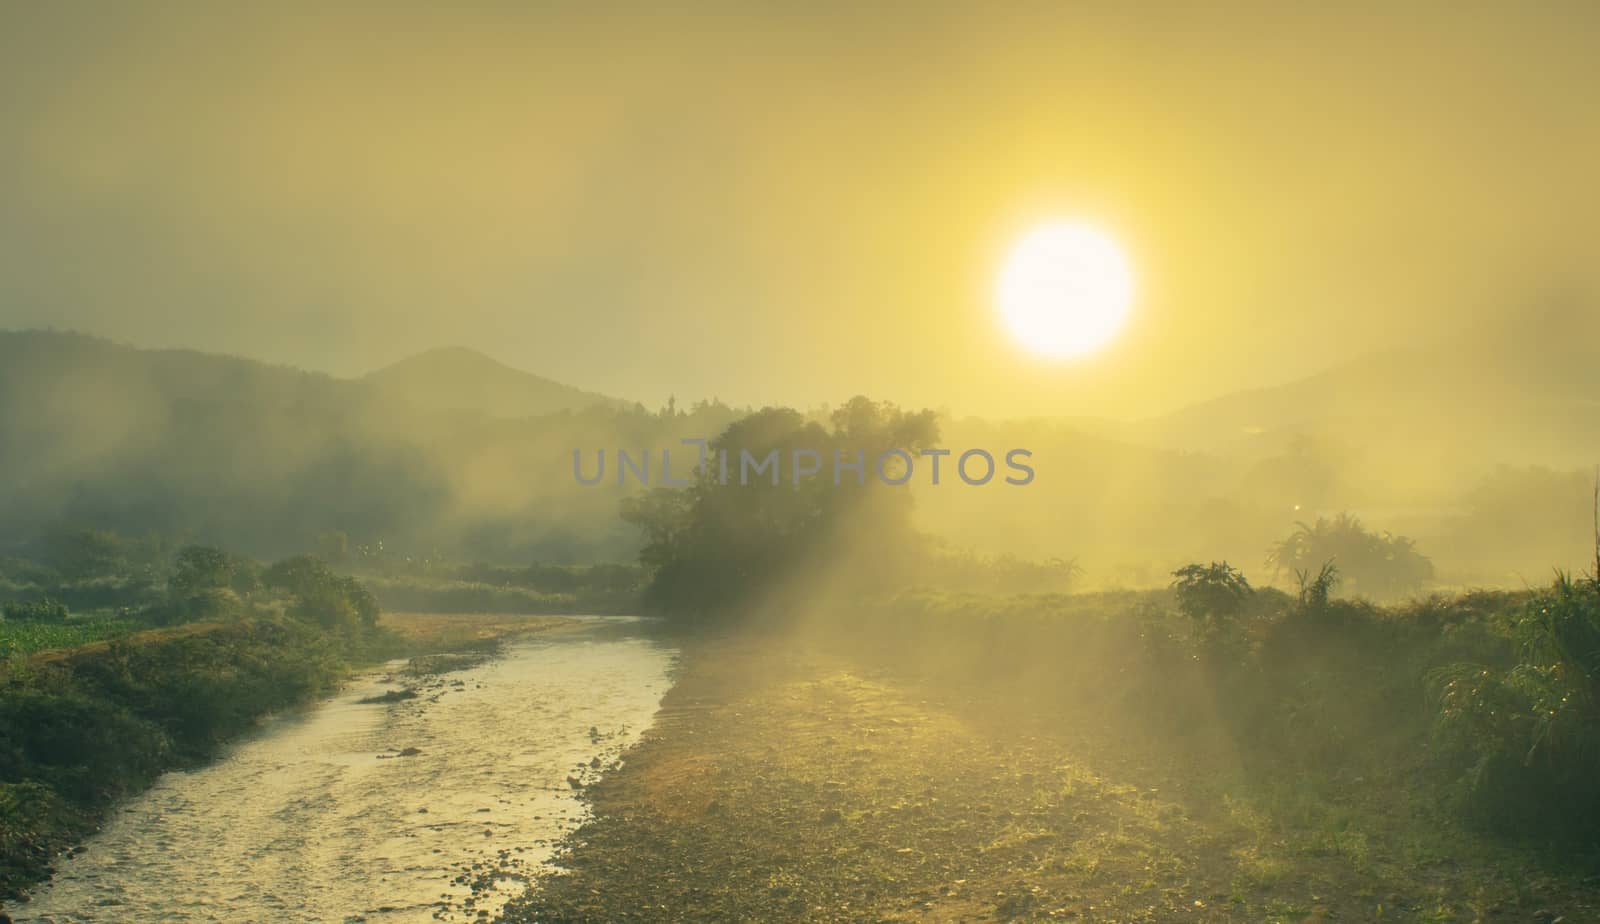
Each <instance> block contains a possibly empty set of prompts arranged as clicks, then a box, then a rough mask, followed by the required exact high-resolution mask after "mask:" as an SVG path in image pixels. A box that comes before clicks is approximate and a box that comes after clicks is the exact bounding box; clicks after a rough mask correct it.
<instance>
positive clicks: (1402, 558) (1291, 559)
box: [1267, 513, 1433, 599]
mask: <svg viewBox="0 0 1600 924" xmlns="http://www.w3.org/2000/svg"><path fill="white" fill-rule="evenodd" d="M1296 526H1297V528H1296V529H1295V531H1294V532H1293V533H1291V534H1290V535H1289V536H1288V537H1287V538H1286V539H1284V540H1283V541H1282V542H1279V543H1278V544H1277V545H1275V546H1273V547H1272V549H1271V551H1270V553H1269V554H1268V556H1267V564H1268V565H1269V566H1271V567H1272V569H1273V573H1274V575H1277V574H1282V573H1284V572H1291V573H1298V572H1301V571H1309V570H1310V569H1311V568H1313V567H1320V566H1321V565H1323V564H1324V563H1327V562H1333V563H1336V564H1337V565H1338V568H1339V574H1340V575H1342V577H1343V578H1344V580H1346V581H1347V582H1348V583H1349V585H1350V587H1351V588H1352V589H1354V590H1355V591H1356V592H1357V593H1360V594H1363V595H1366V596H1369V597H1373V598H1375V599H1392V598H1394V597H1398V596H1402V595H1404V594H1408V593H1413V592H1415V591H1417V590H1419V589H1421V587H1422V586H1423V584H1424V583H1426V582H1427V581H1429V580H1432V578H1433V562H1431V561H1429V560H1428V558H1427V557H1426V556H1424V555H1423V554H1422V553H1421V552H1418V551H1417V548H1416V543H1415V542H1414V541H1412V540H1411V539H1408V538H1406V537H1405V536H1395V535H1392V534H1390V533H1381V534H1380V533H1374V532H1371V531H1370V530H1368V529H1367V528H1366V527H1364V526H1363V525H1362V524H1361V521H1360V520H1359V519H1357V518H1356V517H1353V516H1351V515H1350V514H1347V513H1341V514H1339V515H1338V516H1336V517H1334V518H1333V519H1331V520H1330V519H1328V518H1326V517H1318V518H1317V521H1316V522H1315V523H1311V524H1307V523H1298V524H1296Z"/></svg>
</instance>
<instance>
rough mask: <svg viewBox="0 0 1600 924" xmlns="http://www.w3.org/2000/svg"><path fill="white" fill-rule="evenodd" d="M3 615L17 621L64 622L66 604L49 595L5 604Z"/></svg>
mask: <svg viewBox="0 0 1600 924" xmlns="http://www.w3.org/2000/svg"><path fill="white" fill-rule="evenodd" d="M4 612H5V617H6V618H7V619H10V620H16V621H18V622H66V621H67V605H66V604H65V603H61V602H60V601H57V600H52V599H51V598H49V597H44V598H42V599H39V600H29V601H27V602H13V603H7V604H6V605H5V610H4Z"/></svg>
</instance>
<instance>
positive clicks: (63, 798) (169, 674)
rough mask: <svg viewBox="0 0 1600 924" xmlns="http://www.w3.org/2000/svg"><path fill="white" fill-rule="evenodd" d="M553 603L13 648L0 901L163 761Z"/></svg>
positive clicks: (1, 796)
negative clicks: (361, 625)
mask: <svg viewBox="0 0 1600 924" xmlns="http://www.w3.org/2000/svg"><path fill="white" fill-rule="evenodd" d="M567 622H569V621H568V620H564V619H561V618H559V617H507V616H500V615H494V616H481V615H462V616H448V617H439V616H431V615H417V614H386V615H385V616H384V617H383V618H382V620H381V622H380V623H379V625H378V627H377V628H376V630H364V631H360V632H356V633H341V632H329V631H326V630H323V629H321V628H319V627H316V626H314V625H311V624H308V623H306V622H304V621H301V620H296V619H292V618H285V617H270V616H263V617H257V618H251V619H243V620H237V621H233V622H229V623H221V624H217V623H213V624H191V625H185V626H180V627H175V628H171V629H159V630H151V631H148V632H141V633H135V634H133V635H128V636H125V637H123V638H119V639H114V640H111V641H98V642H94V643H91V644H87V645H83V646H79V647H76V648H70V649H58V650H48V651H41V652H38V653H37V654H34V655H32V656H30V657H27V658H19V659H13V660H12V661H11V662H8V663H7V664H6V666H5V675H4V677H3V678H0V682H3V688H0V742H3V744H4V746H3V747H0V901H11V900H13V899H15V898H17V897H18V896H19V895H20V894H21V893H22V892H24V891H25V890H26V889H28V888H29V887H30V886H32V885H33V884H35V883H37V882H39V881H41V880H43V879H46V878H48V877H49V876H50V874H51V869H52V863H53V860H54V858H55V857H56V856H58V855H59V854H60V853H61V852H62V851H64V850H69V849H71V848H72V846H73V845H75V844H76V843H78V842H79V841H81V840H82V839H83V838H84V837H86V836H87V835H88V834H90V833H92V832H93V831H94V830H96V829H97V828H98V826H99V825H100V824H101V822H102V821H103V820H104V819H105V818H106V817H107V815H108V814H109V813H110V812H112V811H114V810H115V808H116V806H117V805H118V804H120V802H121V801H122V800H124V799H126V798H127V797H129V796H131V795H133V794H136V793H138V792H141V791H143V790H144V789H145V788H146V787H148V786H149V785H150V784H151V783H152V782H153V781H154V780H156V779H157V778H158V777H159V776H160V775H161V774H163V773H165V772H167V771H169V770H174V769H181V768H188V767H194V766H198V765H200V764H203V763H205V762H206V761H208V760H210V759H211V758H212V757H213V756H214V755H215V754H216V753H217V752H218V751H219V750H220V749H221V748H222V747H224V746H225V745H226V744H227V743H229V742H230V741H232V740H233V739H235V738H236V737H238V736H239V735H240V734H242V733H243V732H245V731H247V730H249V729H251V728H253V727H255V725H256V724H257V723H258V722H259V721H260V720H261V718H262V717H263V716H266V715H269V714H272V713H277V712H282V711H286V710H292V709H295V708H297V707H299V706H301V705H303V704H305V703H307V702H310V701H312V700H314V699H316V698H318V697H319V696H323V695H326V694H328V693H331V692H332V691H334V690H335V689H336V688H337V687H338V686H339V685H340V683H341V682H342V681H343V680H344V679H345V678H346V677H348V676H349V675H350V673H351V672H352V671H353V670H358V669H363V668H365V667H370V666H372V665H375V664H378V663H381V662H383V661H386V660H389V659H393V658H398V657H406V656H411V655H415V654H423V653H428V654H431V653H435V652H441V651H473V652H479V653H482V654H484V655H487V654H488V653H490V652H492V650H493V649H494V647H495V646H496V645H498V644H499V643H500V641H501V640H503V639H505V638H509V637H512V636H517V635H524V634H528V633H534V632H547V631H559V629H560V627H561V626H563V625H565V624H566V623H567Z"/></svg>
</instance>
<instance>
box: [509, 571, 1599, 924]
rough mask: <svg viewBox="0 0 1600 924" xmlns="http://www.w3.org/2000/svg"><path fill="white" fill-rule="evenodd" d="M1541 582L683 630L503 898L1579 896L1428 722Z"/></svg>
mask: <svg viewBox="0 0 1600 924" xmlns="http://www.w3.org/2000/svg"><path fill="white" fill-rule="evenodd" d="M1530 596H1531V595H1528V594H1475V595H1467V596H1463V597H1458V598H1451V599H1438V600H1428V601H1422V602H1419V603H1415V604H1411V605H1408V606H1404V607H1398V608H1395V609H1391V610H1380V609H1377V608H1374V607H1369V606H1366V605H1364V604H1358V603H1348V602H1338V603H1335V602H1330V601H1316V600H1313V601H1311V606H1310V607H1309V608H1308V605H1307V604H1306V602H1305V601H1296V600H1291V599H1287V598H1282V597H1281V595H1278V596H1276V597H1273V596H1268V597H1263V598H1262V599H1259V600H1257V601H1255V602H1253V603H1252V604H1251V609H1250V610H1249V611H1246V612H1241V613H1239V614H1238V616H1239V618H1238V620H1237V623H1238V624H1237V626H1236V628H1237V630H1238V631H1237V633H1233V632H1229V633H1223V634H1221V635H1219V634H1217V633H1215V632H1212V631H1208V630H1207V628H1206V626H1205V625H1204V624H1203V623H1202V622H1199V621H1196V620H1193V619H1189V618H1186V617H1183V616H1180V615H1179V614H1178V613H1177V612H1176V609H1177V601H1175V600H1174V599H1173V598H1172V596H1171V595H1170V594H1121V595H1097V596H1084V597H1031V598H1030V597H1017V598H980V597H959V598H956V597H948V596H943V595H937V596H929V595H907V596H903V597H900V598H896V599H893V600H889V601H882V602H880V603H878V604H875V605H867V606H862V607H858V608H856V609H855V610H852V611H850V612H849V613H847V614H843V615H845V616H846V618H842V619H824V620H822V621H821V622H820V623H818V624H815V625H812V626H810V627H808V628H807V629H806V630H804V631H801V632H797V633H795V634H786V635H783V636H781V637H773V636H770V635H769V636H764V637H759V638H758V637H750V636H746V637H740V636H734V637H730V638H724V639H721V640H703V641H700V642H696V643H693V644H691V645H690V646H689V648H688V650H687V651H686V654H685V658H684V661H683V666H682V668H681V673H680V680H679V682H678V685H677V686H676V687H675V688H674V690H673V691H672V692H671V693H670V694H669V695H668V697H667V699H666V701H665V703H664V704H663V709H662V713H661V716H660V719H659V722H658V724H657V725H656V727H655V728H653V729H652V730H651V731H650V732H649V733H648V734H647V735H646V736H645V738H644V740H643V742H642V743H641V744H640V745H639V746H638V747H637V748H636V749H634V750H633V751H632V752H630V753H629V755H628V756H627V761H626V763H625V764H624V766H623V767H622V769H621V770H620V771H618V772H615V773H613V774H611V775H610V776H608V777H607V778H605V779H603V780H602V781H601V782H600V783H599V784H597V785H596V786H595V787H594V788H593V789H592V790H590V796H591V798H592V799H593V802H594V807H595V810H596V816H595V818H594V820H593V821H591V822H590V823H589V824H587V825H586V826H585V827H584V828H582V829H581V830H580V831H579V832H577V834H576V835H575V836H574V837H573V838H572V839H571V841H570V843H569V848H570V849H569V852H568V853H567V855H566V857H565V859H564V860H563V861H562V862H563V865H564V866H565V867H566V872H565V874H563V875H556V876H552V877H549V878H548V879H547V880H546V881H544V882H543V883H541V885H540V887H539V888H538V889H536V890H534V891H532V892H531V893H530V894H529V896H528V897H527V898H526V899H524V900H523V901H522V903H521V904H520V905H518V906H516V907H514V908H513V909H512V910H511V911H510V912H509V913H508V915H507V918H508V920H510V921H514V922H533V921H540V922H556V921H597V922H598V921H626V920H640V921H644V920H768V921H773V920H807V921H862V920H884V921H893V920H905V921H940V920H948V921H954V920H1082V921H1100V922H1131V921H1151V922H1154V921H1177V920H1193V921H1370V920H1398V921H1428V922H1444V921H1459V922H1469V921H1496V920H1504V921H1536V922H1550V921H1553V920H1556V919H1558V918H1561V917H1563V916H1564V917H1565V919H1566V921H1568V922H1576V921H1585V920H1594V919H1596V915H1597V914H1600V879H1597V878H1595V875H1594V874H1595V872H1596V870H1597V869H1600V866H1597V865H1596V863H1595V862H1594V854H1593V850H1592V847H1590V846H1587V845H1586V843H1585V842H1584V840H1583V838H1582V836H1581V834H1582V832H1577V834H1576V835H1575V834H1574V832H1572V831H1569V830H1564V829H1563V828H1562V827H1561V826H1560V824H1559V819H1553V818H1551V817H1549V816H1540V815H1538V814H1537V812H1538V811H1539V808H1540V803H1535V802H1527V803H1522V804H1521V808H1523V809H1525V810H1526V811H1527V812H1528V813H1531V814H1529V815H1528V816H1527V817H1522V818H1519V819H1516V821H1517V822H1518V823H1516V824H1512V825H1509V826H1508V825H1505V824H1499V823H1497V820H1496V819H1495V818H1493V817H1485V816H1484V815H1482V814H1480V813H1478V812H1475V811H1474V810H1473V809H1474V806H1477V805H1480V804H1481V802H1482V798H1483V796H1484V795H1485V794H1488V795H1494V794H1496V793H1497V792H1498V793H1499V795H1500V796H1501V797H1502V798H1498V799H1495V800H1493V804H1496V805H1501V806H1505V805H1518V803H1517V802H1516V796H1515V793H1514V792H1508V791H1505V790H1494V789H1492V788H1491V789H1488V790H1480V791H1478V795H1477V796H1474V794H1473V791H1472V790H1471V785H1472V784H1473V783H1474V782H1476V783H1478V784H1482V783H1483V780H1482V779H1478V778H1476V777H1475V776H1474V774H1473V772H1472V771H1473V769H1474V768H1473V766H1472V765H1471V762H1470V760H1466V761H1465V762H1464V758H1463V755H1461V754H1458V753H1455V752H1454V751H1453V750H1452V749H1451V747H1449V741H1448V740H1446V738H1442V737H1441V736H1440V735H1439V734H1438V731H1439V727H1440V726H1439V723H1440V716H1441V714H1442V712H1443V710H1442V709H1441V704H1440V702H1439V697H1438V695H1437V693H1438V690H1437V688H1436V687H1433V686H1431V684H1432V683H1434V682H1436V681H1438V680H1439V679H1440V676H1439V669H1440V668H1441V667H1446V666H1449V665H1452V664H1461V663H1467V662H1474V663H1481V664H1482V665H1483V670H1484V671H1485V672H1486V674H1488V675H1490V676H1495V675H1496V672H1498V671H1501V670H1503V669H1514V665H1515V664H1516V663H1517V659H1518V658H1519V657H1520V656H1521V655H1519V648H1518V646H1517V644H1516V629H1517V628H1518V626H1519V625H1520V621H1521V620H1522V619H1523V617H1524V616H1526V615H1527V614H1529V613H1530V612H1533V613H1537V612H1538V606H1539V605H1542V604H1540V601H1541V600H1544V599H1545V598H1544V597H1538V598H1534V599H1530ZM1546 801H1547V802H1548V800H1546ZM1500 821H1504V819H1500ZM1591 833H1592V832H1591Z"/></svg>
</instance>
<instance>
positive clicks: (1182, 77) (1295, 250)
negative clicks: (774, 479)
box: [0, 3, 1600, 415]
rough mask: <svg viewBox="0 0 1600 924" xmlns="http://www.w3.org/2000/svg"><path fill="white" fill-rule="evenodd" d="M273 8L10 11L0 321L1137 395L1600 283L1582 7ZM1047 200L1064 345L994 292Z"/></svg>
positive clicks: (636, 394)
mask: <svg viewBox="0 0 1600 924" xmlns="http://www.w3.org/2000/svg"><path fill="white" fill-rule="evenodd" d="M267 6H268V5H265V4H262V5H257V8H255V9H247V8H246V7H245V6H244V5H243V4H207V5H195V6H193V7H191V8H187V9H185V8H179V7H170V6H169V7H157V6H155V5H149V4H94V3H78V4H43V3H40V4H23V3H9V4H5V5H4V6H3V7H0V326H4V327H22V326H55V327H63V328H76V329H83V330H87V331H90V332H94V333H99V334H103V335H106V336H111V337H114V338H117V339H122V340H128V341H132V342H135V343H138V344H141V345H157V346H167V345H180V346H192V347H198V348H202V349H214V350H224V351H229V352H236V353H242V354H246V355H250V356H255V357H260V358H264V359H269V360H274V361H283V362H290V363H295V364H297V365H303V366H309V367H312V368H319V369H326V370H329V371H333V372H337V373H341V374H353V373H359V372H362V371H366V370H367V369H370V368H373V367H376V366H378V365H381V364H384V363H387V362H390V361H392V360H395V359H398V358H400V357H401V356H403V355H406V354H408V353H412V352H416V351H419V350H422V349H425V348H427V347H431V346H437V345H442V344H462V345H467V346H473V347H477V348H480V349H483V350H484V351H486V352H488V353H490V354H491V355H494V356H496V357H497V358H499V359H501V360H503V361H506V362H508V363H511V364H513V365H516V366H519V367H522V368H526V369H529V370H532V371H536V372H539V373H541V374H545V375H548V376H551V377H553V378H557V379H560V380H563V381H567V382H570V383H572V384H575V385H579V386H582V387H584V388H588V389H593V390H598V391H604V392H609V393H612V394H617V395H621V396H625V397H630V398H639V399H643V400H645V401H646V402H647V403H650V404H657V403H659V402H661V401H662V400H664V399H665V397H666V396H667V394H669V393H676V394H677V396H678V398H679V400H680V401H684V400H690V399H693V398H698V397H703V396H711V395H719V396H721V397H723V398H724V399H727V400H731V401H735V402H738V403H745V402H753V403H764V402H784V403H793V404H799V405H810V404H815V403H820V402H822V401H830V400H832V401H836V400H838V399H840V398H842V397H846V396H848V395H849V394H852V393H855V392H862V391H864V392H868V393H870V394H873V395H876V396H882V397H889V398H893V399H896V400H900V401H902V402H904V403H908V404H916V405H933V406H941V405H942V406H950V407H953V408H955V409H956V410H958V411H969V412H978V413H985V414H994V415H1020V414H1041V413H1051V414H1077V413H1092V414H1109V415H1138V414H1145V413H1152V412H1157V411H1161V410H1165V409H1168V408H1171V407H1173V406H1176V405H1179V404H1182V403H1185V402H1187V401H1189V400H1193V399H1196V398H1202V397H1207V396H1210V395H1213V394H1217V393H1220V392H1223V391H1227V390H1232V389H1235V388H1239V387H1245V386H1251V385H1259V384H1267V383H1272V382H1277V381H1281V380H1285V379H1288V378H1292V377H1295V376H1297V375H1299V374H1302V373H1304V372H1307V371H1313V370H1315V369H1317V368H1321V367H1323V366H1325V365H1327V364H1330V363H1332V362H1336V361H1338V360H1340V359H1342V358H1346V357H1349V356H1352V355H1355V354H1358V353H1361V352H1365V351H1367V350H1370V349H1372V348H1374V347H1378V346H1382V345H1385V344H1388V343H1392V342H1395V341H1397V340H1398V341H1405V340H1411V339H1415V338H1418V337H1421V336H1426V335H1428V334H1429V333H1430V328H1440V327H1457V326H1460V325H1462V324H1469V323H1473V322H1475V321H1480V320H1485V319H1488V318H1490V317H1493V316H1496V315H1503V314H1508V313H1515V312H1517V311H1521V310H1526V309H1527V308H1528V307H1529V306H1530V305H1532V304H1533V303H1535V302H1538V301H1540V300H1542V299H1545V298H1548V297H1551V295H1552V294H1562V295H1566V294H1570V293H1572V292H1575V291H1579V292H1589V293H1592V292H1593V291H1594V284H1595V282H1596V279H1597V275H1600V270H1597V267H1600V261H1597V260H1596V259H1595V253H1594V249H1595V240H1596V235H1595V231H1596V228H1595V222H1596V219H1595V216H1596V214H1600V195H1597V189H1600V184H1597V183H1596V180H1595V174H1594V165H1595V164H1597V163H1600V97H1597V96H1596V90H1595V88H1596V87H1600V63H1597V62H1600V56H1597V55H1595V54H1594V51H1595V49H1596V47H1600V28H1597V26H1600V16H1597V13H1596V10H1597V8H1596V7H1595V6H1594V5H1592V4H1580V3H1569V4H1562V3H1544V4H1537V5H1529V6H1530V7H1531V6H1537V9H1520V8H1519V6H1520V5H1515V4H1510V3H1495V4H1487V3H1486V4H1452V5H1450V6H1448V7H1445V6H1439V7H1436V8H1433V9H1432V10H1431V11H1428V10H1424V8H1423V7H1421V6H1420V5H1415V4H1404V5H1390V4H1370V5H1366V4H1362V5H1361V6H1367V7H1369V9H1368V11H1367V12H1353V11H1351V10H1348V9H1339V10H1336V9H1335V7H1348V6H1351V5H1347V4H1337V5H1335V4H1327V5H1324V6H1325V7H1326V9H1322V10H1316V11H1313V10H1311V9H1310V7H1311V6H1312V5H1311V4H1270V5H1262V6H1258V7H1243V6H1238V7H1234V8H1232V9H1229V10H1225V11H1224V10H1220V9H1218V8H1216V7H1214V6H1213V5H1209V4H1208V5H1204V8H1202V5H1200V4H1174V5H1170V6H1166V5H1160V6H1158V5H1148V4H1147V5H1125V4H1117V5H1115V6H1116V7H1117V9H1115V10H1113V9H1112V7H1113V5H1111V4H1105V5H1098V6H1092V5H1087V4H1060V3H1047V4H1043V3H1042V4H962V5H951V6H935V5H932V4H850V5H839V6H838V7H837V8H836V9H833V10H832V11H831V12H830V11H828V8H827V7H826V6H824V5H821V4H793V5H790V6H789V9H788V10H787V11H781V10H768V9H765V8H764V7H763V5H760V4H728V5H725V6H721V7H714V6H709V5H708V6H702V7H700V8H699V9H700V10H701V12H699V13H696V14H694V15H689V14H686V13H682V12H673V13H671V14H668V13H664V12H662V11H661V10H659V9H657V10H654V11H651V10H650V9H649V8H648V7H645V6H640V7H637V8H627V7H622V6H615V5H595V4H511V3H504V4H502V3H478V4H463V5H459V6H455V5H452V7H451V8H448V9H447V8H445V5H443V4H440V5H436V6H435V7H434V8H432V9H429V8H426V7H420V6H419V7H416V8H411V9H407V8H402V7H395V8H389V9H383V8H380V6H379V5H376V4H373V5H367V6H366V7H365V8H361V7H355V6H350V7H345V8H343V9H342V10H341V11H336V12H330V11H327V10H322V9H318V8H316V7H314V6H311V5H307V6H304V7H301V8H299V9H295V10H288V9H279V8H273V9H268V8H267ZM656 6H661V5H656ZM674 6H676V5H674ZM1389 6H1395V7H1398V6H1404V7H1405V9H1406V11H1405V12H1403V13H1397V12H1394V11H1393V10H1389V11H1384V12H1380V11H1379V10H1380V8H1381V7H1389ZM1057 216H1066V217H1077V218H1087V219H1090V220H1093V221H1095V222H1097V223H1099V224H1100V226H1102V227H1104V228H1105V229H1107V230H1108V231H1110V232H1111V233H1112V234H1114V235H1116V236H1117V237H1118V238H1119V239H1120V240H1121V242H1122V243H1123V245H1124V247H1125V248H1126V249H1127V251H1128V252H1129V254H1130V257H1131V259H1132V260H1133V262H1134V264H1135V266H1136V269H1137V274H1138V286H1139V293H1140V294H1139V300H1138V303H1137V305H1136V307H1135V309H1134V314H1133V319H1132V321H1131V324H1130V326H1129V327H1128V329H1127V330H1126V331H1125V333H1124V334H1123V336H1122V337H1121V338H1120V339H1119V340H1118V341H1117V342H1116V343H1115V344H1114V345H1113V346H1112V347H1111V348H1110V349H1109V350H1107V351H1106V352H1104V353H1102V354H1099V355H1097V356H1096V357H1094V358H1093V359H1091V360H1088V361H1081V362H1076V363H1053V362H1049V361H1045V360H1041V359H1037V358H1033V357H1030V356H1029V355H1027V354H1026V353H1025V352H1023V351H1022V350H1021V349H1019V348H1018V347H1017V346H1016V345H1015V344H1014V343H1013V342H1012V341H1011V340H1010V338H1009V337H1008V336H1007V335H1006V334H1005V333H1004V332H1003V330H1002V328H1001V326H1000V325H999V323H998V321H997V319H996V316H995V311H994V307H993V305H992V303H991V297H990V296H991V290H992V286H993V279H994V275H995V272H996V270H997V268H998V265H999V263H1000V261H1001V259H1002V256H1003V254H1004V250H1005V246H1006V244H1007V243H1008V242H1009V241H1010V240H1012V239H1014V238H1015V237H1016V236H1018V235H1020V234H1021V233H1022V232H1023V231H1024V230H1026V229H1027V228H1028V227H1029V226H1030V224H1032V223H1033V222H1035V221H1039V220H1043V219H1048V218H1052V217H1057ZM1597 310H1600V309H1597Z"/></svg>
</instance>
